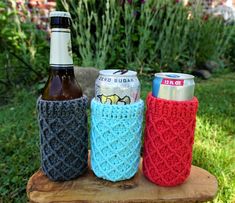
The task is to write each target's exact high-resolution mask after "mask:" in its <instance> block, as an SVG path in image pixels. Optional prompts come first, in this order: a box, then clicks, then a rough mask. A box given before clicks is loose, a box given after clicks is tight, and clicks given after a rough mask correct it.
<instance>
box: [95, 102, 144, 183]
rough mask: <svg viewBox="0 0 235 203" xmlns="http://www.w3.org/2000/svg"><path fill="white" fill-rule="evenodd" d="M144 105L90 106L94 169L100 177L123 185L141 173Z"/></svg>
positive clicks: (96, 104) (99, 104)
mask: <svg viewBox="0 0 235 203" xmlns="http://www.w3.org/2000/svg"><path fill="white" fill-rule="evenodd" d="M143 109H144V102H143V101H142V100H140V101H138V102H136V103H134V104H129V105H109V104H101V103H100V102H97V101H96V100H95V99H93V100H92V102H91V168H92V170H93V172H94V173H95V175H96V176H97V177H100V178H103V179H106V180H109V181H113V182H116V181H120V180H126V179H130V178H131V177H133V176H134V175H135V173H136V172H137V171H138V166H139V161H140V148H141V132H142V121H143Z"/></svg>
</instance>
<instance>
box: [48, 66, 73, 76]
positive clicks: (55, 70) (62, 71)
mask: <svg viewBox="0 0 235 203" xmlns="http://www.w3.org/2000/svg"><path fill="white" fill-rule="evenodd" d="M50 73H51V75H54V76H56V75H70V76H71V77H75V75H74V68H73V66H67V67H65V66H62V67H61V66H60V67H57V66H50Z"/></svg>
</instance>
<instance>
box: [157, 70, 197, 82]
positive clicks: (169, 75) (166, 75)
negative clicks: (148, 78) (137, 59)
mask: <svg viewBox="0 0 235 203" xmlns="http://www.w3.org/2000/svg"><path fill="white" fill-rule="evenodd" d="M154 76H155V77H159V78H169V79H183V80H189V79H193V78H194V76H193V75H189V74H184V73H171V72H162V73H155V75H154Z"/></svg>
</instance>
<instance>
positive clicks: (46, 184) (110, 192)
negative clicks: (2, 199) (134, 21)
mask: <svg viewBox="0 0 235 203" xmlns="http://www.w3.org/2000/svg"><path fill="white" fill-rule="evenodd" d="M141 163H142V162H141ZM217 188H218V183H217V180H216V178H215V177H214V176H213V175H211V174H210V173H209V172H207V171H206V170H204V169H202V168H199V167H196V166H192V169H191V174H190V176H189V177H188V179H187V180H186V181H185V183H183V184H182V185H179V186H176V187H160V186H157V185H155V184H153V183H151V182H149V181H148V180H147V179H146V178H145V177H144V176H143V174H142V167H141V165H140V168H139V171H138V173H137V174H136V175H135V176H134V177H133V178H132V179H130V180H127V181H121V182H117V183H112V182H109V181H105V180H102V179H99V178H97V177H96V176H95V175H94V174H93V172H92V171H91V170H90V169H89V170H88V171H87V172H86V173H85V174H84V175H83V176H81V177H79V178H77V179H75V180H72V181H65V182H53V181H51V180H49V179H48V178H47V177H46V176H45V175H44V174H43V172H42V171H41V170H39V171H37V172H36V173H35V174H34V175H33V176H32V177H31V178H30V179H29V181H28V185H27V195H28V198H29V200H30V202H34V203H52V202H53V203H58V202H60V203H61V202H66V203H71V202H73V203H75V202H86V203H91V202H123V203H126V202H138V203H139V202H203V201H208V200H212V199H213V198H214V197H215V195H216V192H217Z"/></svg>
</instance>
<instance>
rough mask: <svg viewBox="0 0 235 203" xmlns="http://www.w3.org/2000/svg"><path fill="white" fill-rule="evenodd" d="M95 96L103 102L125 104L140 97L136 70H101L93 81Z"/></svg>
mask: <svg viewBox="0 0 235 203" xmlns="http://www.w3.org/2000/svg"><path fill="white" fill-rule="evenodd" d="M95 98H96V100H97V101H99V102H101V103H103V104H112V105H115V104H117V105H126V104H132V103H135V102H137V101H138V100H139V99H140V82H139V80H138V78H137V72H135V71H130V70H115V69H113V70H101V71H100V72H99V76H98V78H97V79H96V82H95Z"/></svg>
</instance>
